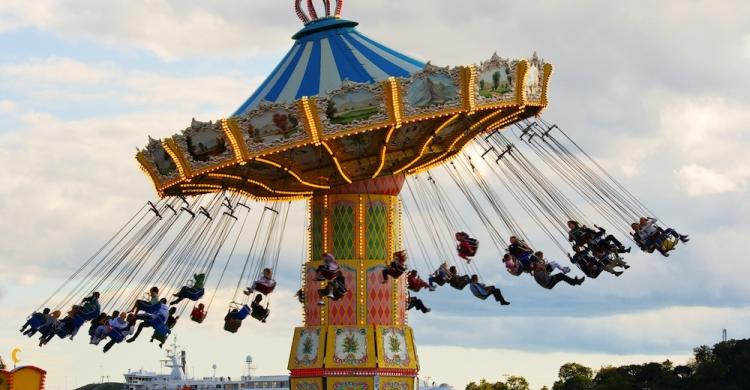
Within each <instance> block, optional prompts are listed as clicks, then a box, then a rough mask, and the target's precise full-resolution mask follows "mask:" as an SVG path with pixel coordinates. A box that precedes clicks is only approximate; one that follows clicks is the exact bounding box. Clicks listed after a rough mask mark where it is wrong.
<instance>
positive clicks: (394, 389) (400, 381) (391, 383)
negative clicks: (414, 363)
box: [380, 376, 415, 390]
mask: <svg viewBox="0 0 750 390" xmlns="http://www.w3.org/2000/svg"><path fill="white" fill-rule="evenodd" d="M414 382H415V379H414V378H404V377H387V376H381V377H380V390H412V389H414Z"/></svg>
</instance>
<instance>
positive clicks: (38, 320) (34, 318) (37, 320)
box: [28, 313, 44, 330]
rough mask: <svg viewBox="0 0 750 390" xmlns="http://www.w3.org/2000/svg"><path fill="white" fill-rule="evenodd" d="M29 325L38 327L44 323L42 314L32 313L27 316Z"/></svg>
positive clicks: (33, 327) (32, 327) (34, 327)
mask: <svg viewBox="0 0 750 390" xmlns="http://www.w3.org/2000/svg"><path fill="white" fill-rule="evenodd" d="M28 322H29V327H31V329H34V330H36V329H39V327H40V326H42V325H44V315H43V314H40V313H34V314H32V315H31V317H29V320H28Z"/></svg>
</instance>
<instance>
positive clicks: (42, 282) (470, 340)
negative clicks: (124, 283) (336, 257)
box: [0, 0, 750, 390]
mask: <svg viewBox="0 0 750 390" xmlns="http://www.w3.org/2000/svg"><path fill="white" fill-rule="evenodd" d="M287 3H288V4H287ZM291 3H292V2H291V1H288V2H282V1H278V0H254V1H212V2H191V4H187V2H184V1H166V0H151V1H118V0H112V1H107V2H102V1H93V0H79V1H59V0H58V1H54V0H38V1H34V2H28V1H21V0H5V1H3V2H2V3H0V52H1V53H3V54H2V56H0V166H2V167H3V169H2V170H0V182H2V183H3V185H2V187H0V269H1V270H2V271H0V303H2V305H3V311H2V314H1V316H2V317H1V319H0V356H2V357H3V358H5V360H6V361H8V360H9V352H10V350H11V349H12V348H14V347H20V348H22V350H23V353H22V358H23V363H26V364H35V365H38V366H40V367H43V368H45V369H47V370H48V371H49V378H48V388H49V389H55V390H56V389H70V388H74V387H75V386H80V385H83V384H85V383H88V382H93V381H98V380H99V379H100V376H102V375H104V376H109V377H110V379H112V380H121V378H122V377H121V374H122V373H123V372H125V371H126V370H127V369H128V368H132V369H138V368H146V369H158V362H157V361H158V359H159V358H160V357H161V356H162V354H161V352H160V351H159V350H158V349H157V348H155V347H154V346H153V345H150V344H148V343H146V342H142V343H135V345H126V346H118V347H116V348H115V349H114V350H113V351H112V352H111V353H110V354H108V355H106V358H102V355H101V352H100V351H99V350H97V349H94V348H92V347H91V346H89V345H86V343H85V341H83V340H82V339H80V340H77V342H75V343H70V342H67V341H65V342H62V341H59V340H57V341H56V342H53V343H51V344H50V345H49V346H48V347H47V348H45V349H43V350H40V349H38V348H37V347H35V346H34V344H33V341H30V340H27V339H21V338H20V337H19V333H18V330H17V328H18V326H19V325H20V324H21V323H22V321H23V318H24V316H25V315H26V314H28V312H29V311H30V310H32V309H33V308H35V307H36V306H37V305H38V304H39V302H41V301H42V300H43V299H44V298H45V297H47V296H48V295H49V294H50V293H51V292H52V291H53V290H54V288H55V287H56V286H57V285H58V284H59V283H60V282H61V281H62V279H63V278H65V277H66V276H67V275H68V274H70V273H71V272H72V271H73V270H74V269H75V268H77V265H78V264H80V263H81V262H82V261H84V260H85V259H86V258H87V257H88V255H90V254H91V253H92V252H93V251H95V250H96V249H97V248H98V246H99V245H100V244H101V243H103V242H104V241H106V240H107V238H108V237H109V235H110V234H111V233H112V232H114V231H115V230H116V229H117V228H119V226H120V224H121V223H122V222H124V221H125V220H127V218H128V217H129V216H130V215H132V213H133V212H134V211H135V210H137V209H138V208H139V207H141V205H142V204H143V203H144V202H145V201H146V200H149V199H153V197H154V193H153V191H152V189H151V186H150V183H149V182H148V181H147V180H146V179H145V178H144V177H143V175H142V174H141V173H140V172H139V170H138V168H137V166H136V163H135V160H134V159H133V155H134V152H135V148H136V147H138V146H142V145H145V143H146V140H147V136H148V135H152V136H154V137H166V136H169V135H171V134H173V133H175V132H177V131H178V130H179V129H182V128H184V127H186V126H187V125H189V122H190V119H191V118H193V117H195V118H196V119H200V120H210V119H217V118H221V117H225V116H227V115H229V114H230V113H232V112H233V111H234V110H235V109H236V108H237V107H238V106H239V105H240V104H241V103H242V101H244V99H245V98H246V97H247V96H249V95H250V93H251V92H252V91H253V90H254V89H255V87H256V86H257V85H258V84H259V83H260V81H262V80H263V77H264V76H265V75H266V74H268V73H269V72H270V71H271V69H272V68H273V67H274V65H275V64H276V62H278V61H279V59H280V58H281V56H283V54H284V53H285V52H286V50H288V48H289V47H290V46H291V40H290V36H291V35H292V34H293V33H294V32H296V31H297V30H298V29H299V28H300V27H301V23H300V22H299V21H298V20H297V19H296V18H295V17H294V14H293V10H292V5H291ZM748 14H750V6H748V4H747V2H743V1H629V2H611V1H608V2H603V1H566V2H558V1H549V2H540V1H531V2H529V1H524V2H498V1H496V0H472V1H464V2H455V1H444V0H411V1H408V2H395V1H386V0H369V1H361V0H360V1H356V0H351V1H349V2H347V4H346V6H345V8H344V16H345V17H346V18H349V19H353V20H357V21H359V22H360V27H359V29H360V31H362V32H363V33H365V34H367V35H369V36H370V37H372V38H375V39H377V40H379V41H381V42H383V43H385V44H387V45H389V46H391V47H394V48H397V49H399V50H401V51H403V52H405V53H409V54H411V55H413V56H414V57H416V58H419V59H421V60H424V61H427V60H430V61H432V63H434V64H439V65H460V64H469V63H478V62H479V61H481V60H482V59H486V58H488V57H489V56H490V55H491V54H492V53H493V52H495V51H497V52H498V53H499V54H500V55H501V56H504V57H513V58H518V57H529V56H531V54H532V53H533V52H534V51H536V52H537V53H539V55H540V56H542V57H544V58H545V59H546V60H548V61H549V62H552V63H553V64H554V65H555V73H554V76H553V80H552V85H551V93H550V101H551V102H550V107H549V110H548V111H547V112H546V113H545V115H544V117H545V118H546V119H547V120H549V121H553V122H556V123H558V124H560V125H561V126H563V127H564V128H565V129H567V130H568V132H569V133H570V134H571V135H572V136H573V137H574V138H576V139H577V140H578V141H579V142H580V143H581V144H582V145H583V146H584V148H586V149H587V150H588V151H589V152H591V153H592V154H593V155H595V156H596V157H597V159H599V161H601V162H602V163H603V164H604V165H605V166H606V167H607V168H608V169H609V170H610V171H611V172H612V173H613V174H614V175H616V176H617V177H618V178H620V179H621V181H622V182H623V183H624V184H625V185H626V186H627V187H628V188H630V189H631V190H632V191H633V192H634V193H636V194H637V195H638V196H639V197H640V198H641V199H642V200H643V201H644V203H646V204H647V205H649V206H650V207H651V208H652V209H654V210H656V211H657V213H658V215H659V216H660V217H662V218H664V219H665V220H666V221H668V222H669V223H670V224H672V225H675V226H677V227H679V228H680V230H681V231H684V232H689V233H690V234H691V235H692V237H693V241H691V243H690V244H689V245H688V246H683V247H681V248H679V251H677V252H676V253H675V254H673V255H672V256H671V257H670V258H669V260H665V259H663V258H661V257H657V256H645V255H642V254H635V253H634V254H632V255H630V256H629V261H630V262H631V263H632V264H633V268H632V269H631V270H630V271H629V272H628V273H627V274H626V275H625V276H623V277H621V278H619V279H617V280H615V279H613V278H607V277H606V276H603V277H601V278H599V279H597V280H594V281H588V282H587V283H585V284H584V285H583V286H581V287H578V288H575V289H573V288H569V287H568V286H560V287H559V288H557V289H555V290H553V291H547V290H543V289H541V288H539V287H537V286H536V285H534V284H533V281H531V280H530V279H529V278H519V279H513V278H511V277H510V276H509V275H507V274H506V273H505V272H504V271H503V270H501V269H500V266H499V263H498V261H497V254H496V253H492V251H491V250H490V249H489V246H487V247H485V248H487V250H485V251H484V252H483V253H481V254H480V255H479V256H478V260H477V263H478V264H479V267H480V268H481V270H482V274H483V275H484V276H485V278H487V279H488V280H490V281H492V282H496V283H498V284H500V285H501V286H502V287H503V289H504V291H505V294H506V296H507V297H508V299H509V300H511V301H512V302H513V304H512V305H511V306H509V307H503V308H500V307H498V306H495V305H493V304H491V303H490V302H481V301H477V300H474V299H473V298H470V297H469V296H468V295H467V294H459V293H458V292H456V291H448V290H442V291H438V292H436V293H433V294H432V295H425V294H422V295H424V296H423V298H424V299H425V301H426V303H427V304H428V305H430V306H432V307H433V312H432V313H430V314H429V315H428V316H421V315H417V314H412V315H411V316H410V320H411V325H412V326H413V327H414V328H415V333H416V338H417V342H418V344H419V355H420V361H421V365H422V374H423V375H424V376H430V377H432V378H433V379H434V380H436V381H441V382H448V383H450V384H452V385H454V386H456V387H457V388H463V386H464V385H465V384H466V383H467V382H468V381H471V380H478V379H479V378H488V379H490V380H497V379H501V378H502V377H503V376H504V375H509V374H510V375H523V376H526V377H527V378H529V379H530V380H531V382H532V384H533V385H534V386H535V387H536V388H539V387H541V386H542V385H543V384H547V385H549V384H551V383H552V381H553V380H554V377H555V376H556V370H557V368H558V367H559V365H560V364H562V363H564V362H567V361H579V362H582V363H585V364H588V365H590V366H592V367H594V368H597V367H599V366H601V365H605V364H622V363H625V362H644V361H652V360H655V361H661V360H664V359H666V358H670V359H672V360H675V361H678V362H684V361H686V359H687V358H688V357H689V355H690V352H691V348H692V347H694V346H696V345H700V344H708V343H713V342H715V341H717V340H718V339H719V338H720V335H721V329H722V328H727V329H728V332H729V335H730V337H738V338H740V337H747V336H748V335H750V314H748V313H749V312H748V307H749V306H750V298H748V297H750V284H748V283H747V276H746V275H745V274H746V272H747V271H746V256H744V253H745V246H744V243H745V242H744V240H745V239H746V237H747V236H748V235H749V234H750V223H749V222H748V216H749V215H750V199H749V198H748V185H749V183H748V181H749V179H750V154H748V153H747V151H748V150H750V132H748V127H750V125H748V123H750V92H749V91H750V77H747V74H746V73H747V69H748V68H750V25H748V23H747V15H748ZM452 190H453V191H456V190H455V189H452ZM456 199H458V200H457V202H459V200H460V196H459V195H458V193H456ZM464 207H468V206H464ZM518 213H519V214H521V212H520V209H519V210H518ZM300 225H301V224H292V225H291V226H294V227H293V228H290V230H289V233H288V234H289V236H290V237H292V239H294V240H296V239H297V237H300V236H301V235H302V231H301V230H299V228H298V226H300ZM295 229H297V230H295ZM527 229H528V230H536V229H535V227H534V226H531V225H529V226H528V228H527ZM478 235H479V236H480V238H481V233H478ZM485 242H488V241H485ZM550 252H551V251H550ZM282 255H283V257H284V259H285V261H284V262H283V263H284V264H283V265H282V266H281V267H282V270H281V271H282V278H281V280H282V282H284V281H286V282H288V283H282V287H283V290H284V291H281V292H280V293H279V294H278V296H279V297H278V298H275V301H274V315H273V319H272V320H270V321H269V323H268V324H266V325H265V326H259V325H256V324H253V325H251V326H247V327H243V329H242V332H240V333H239V334H237V335H230V334H228V333H226V332H223V331H221V330H220V329H219V328H220V324H219V322H218V321H219V320H220V318H218V317H219V316H214V318H213V319H211V320H209V321H207V323H205V324H203V325H202V326H198V325H197V324H193V323H188V321H184V322H183V323H181V324H180V325H179V326H178V328H177V332H176V333H177V334H178V337H179V338H180V342H181V344H183V345H184V346H185V347H187V349H188V354H189V360H190V362H189V363H188V366H189V369H190V371H191V373H194V374H195V375H196V376H204V375H210V373H211V369H210V366H211V364H213V363H216V364H217V365H218V366H219V369H218V371H217V372H218V374H220V375H229V376H239V375H240V373H241V372H242V370H243V361H244V357H245V355H247V354H251V355H253V356H254V358H255V359H256V362H257V365H258V373H264V374H273V373H284V372H285V367H286V359H287V357H288V350H289V343H290V339H291V337H290V336H291V334H292V328H293V327H294V326H296V325H297V324H299V321H300V320H299V309H298V305H296V304H295V302H294V301H293V299H292V298H291V294H292V291H294V290H296V288H297V285H296V284H295V283H296V282H295V280H296V278H297V274H296V272H298V269H299V262H300V252H299V249H298V248H294V247H292V248H289V249H285V251H284V253H283V254H282ZM286 259H288V260H286ZM228 294H229V292H228V291H221V292H220V294H219V295H218V297H217V301H218V300H222V299H223V300H224V301H227V300H228V299H229V297H228ZM217 310H218V309H217ZM221 310H223V308H222V309H221ZM209 339H210V340H211V342H210V343H208V342H207V341H206V340H209ZM238 340H239V341H240V342H238Z"/></svg>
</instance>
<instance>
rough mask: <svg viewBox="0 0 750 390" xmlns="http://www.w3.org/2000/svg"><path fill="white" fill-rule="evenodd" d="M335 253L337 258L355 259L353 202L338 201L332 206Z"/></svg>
mask: <svg viewBox="0 0 750 390" xmlns="http://www.w3.org/2000/svg"><path fill="white" fill-rule="evenodd" d="M331 224H332V227H333V234H332V235H331V236H332V240H333V255H334V256H336V258H337V259H342V260H343V259H353V258H354V256H355V251H354V249H355V244H356V242H355V231H354V228H355V215H354V203H353V202H338V203H335V204H334V205H333V207H332V212H331Z"/></svg>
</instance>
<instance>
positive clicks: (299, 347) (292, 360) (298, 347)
mask: <svg viewBox="0 0 750 390" xmlns="http://www.w3.org/2000/svg"><path fill="white" fill-rule="evenodd" d="M325 335H326V328H325V327H320V326H316V327H305V328H296V329H295V330H294V341H293V342H292V353H291V354H290V355H289V366H288V367H289V369H290V370H294V369H300V368H321V367H323V351H324V347H325Z"/></svg>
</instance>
